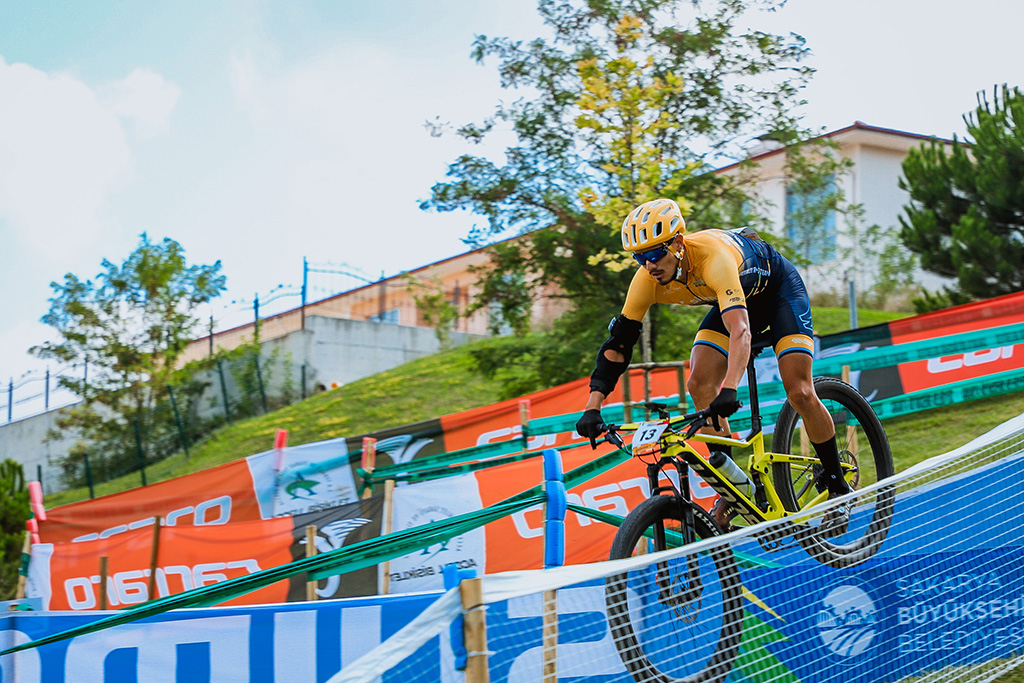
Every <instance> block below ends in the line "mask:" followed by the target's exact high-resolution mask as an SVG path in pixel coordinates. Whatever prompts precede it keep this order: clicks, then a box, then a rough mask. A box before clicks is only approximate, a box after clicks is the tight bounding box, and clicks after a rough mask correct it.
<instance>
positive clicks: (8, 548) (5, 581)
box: [0, 459, 31, 600]
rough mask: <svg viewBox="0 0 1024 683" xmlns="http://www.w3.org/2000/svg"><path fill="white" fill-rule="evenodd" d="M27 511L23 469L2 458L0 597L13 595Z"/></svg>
mask: <svg viewBox="0 0 1024 683" xmlns="http://www.w3.org/2000/svg"><path fill="white" fill-rule="evenodd" d="M30 515H31V508H30V507H29V500H28V489H27V488H25V472H24V469H23V468H22V466H21V465H20V464H19V463H16V462H14V461H13V460H10V459H7V460H4V461H3V463H0V600H11V599H13V598H14V597H15V592H16V591H17V589H18V569H19V568H20V567H21V550H22V547H23V545H24V541H25V521H26V520H27V519H28V518H29V516H30Z"/></svg>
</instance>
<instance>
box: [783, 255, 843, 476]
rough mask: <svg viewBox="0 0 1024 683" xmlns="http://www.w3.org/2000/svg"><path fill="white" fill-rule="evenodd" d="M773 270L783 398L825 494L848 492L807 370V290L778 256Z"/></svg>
mask: <svg viewBox="0 0 1024 683" xmlns="http://www.w3.org/2000/svg"><path fill="white" fill-rule="evenodd" d="M776 271H777V272H778V274H779V275H780V276H781V277H780V279H779V285H778V289H777V290H776V292H775V306H774V308H775V310H774V315H773V318H772V322H771V332H772V339H773V341H774V346H775V354H776V356H777V357H778V360H779V375H780V376H781V378H782V384H783V386H784V387H785V389H786V398H787V399H788V400H789V402H790V404H791V405H792V406H793V408H794V409H795V410H796V412H797V413H798V414H799V415H800V417H802V418H803V421H804V429H805V430H806V432H807V437H808V440H809V441H810V442H811V445H812V446H813V447H814V451H815V453H816V454H817V455H818V459H819V460H820V461H821V466H822V467H823V468H824V470H825V477H826V483H827V485H828V490H829V494H830V495H832V496H837V495H842V494H845V493H848V492H849V490H850V489H849V486H848V485H847V483H846V480H845V479H844V478H843V474H842V466H841V465H840V464H839V450H838V447H837V445H836V431H835V425H834V424H833V423H832V417H831V416H830V415H829V413H828V410H826V409H825V406H824V405H823V404H822V403H821V400H820V399H819V398H818V395H817V393H815V391H814V379H813V373H812V370H811V365H812V361H813V352H814V342H813V335H814V328H813V324H812V321H811V302H810V299H809V297H808V296H807V288H806V287H805V286H804V282H803V280H802V279H801V278H800V273H799V272H797V270H796V268H794V267H793V265H792V264H791V263H789V261H786V260H785V259H782V258H781V257H780V263H779V264H776ZM780 271H781V272H780Z"/></svg>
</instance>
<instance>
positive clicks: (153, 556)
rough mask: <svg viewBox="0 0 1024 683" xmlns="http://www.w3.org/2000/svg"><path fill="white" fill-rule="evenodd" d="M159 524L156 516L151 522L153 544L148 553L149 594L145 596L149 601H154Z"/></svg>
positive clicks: (158, 552) (158, 557)
mask: <svg viewBox="0 0 1024 683" xmlns="http://www.w3.org/2000/svg"><path fill="white" fill-rule="evenodd" d="M160 524H161V517H160V515H157V516H156V518H155V519H154V520H153V544H152V548H151V549H150V553H149V592H148V593H146V596H147V597H148V598H149V599H150V600H155V599H156V597H157V596H156V566H157V562H158V561H159V559H160Z"/></svg>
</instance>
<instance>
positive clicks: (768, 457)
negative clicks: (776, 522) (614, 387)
mask: <svg viewBox="0 0 1024 683" xmlns="http://www.w3.org/2000/svg"><path fill="white" fill-rule="evenodd" d="M681 421H682V418H671V419H668V420H665V419H662V420H654V421H652V422H631V423H627V424H623V425H619V426H618V427H617V430H616V431H620V432H636V431H637V430H639V429H640V428H641V427H642V426H643V425H645V424H660V423H667V424H668V426H669V427H672V426H673V423H675V424H679V423H680V422H681ZM658 441H659V445H660V446H661V455H660V457H661V458H666V459H672V458H678V459H680V460H682V461H683V462H685V463H686V464H687V465H688V466H689V467H690V468H691V469H693V470H694V471H695V472H696V473H697V474H698V475H700V477H701V479H703V480H704V481H706V482H707V483H708V485H709V486H711V488H712V489H714V490H715V492H716V493H718V495H720V496H721V497H722V498H724V499H725V500H727V501H728V502H729V503H730V505H731V506H732V508H733V510H734V511H735V512H737V513H738V514H739V515H740V516H741V517H742V518H743V519H744V520H746V521H747V523H749V524H757V523H758V522H763V521H766V520H771V519H780V518H782V517H788V516H791V515H793V514H795V513H794V512H793V511H790V510H787V509H786V508H785V506H784V505H783V503H782V500H781V499H780V498H779V494H778V491H776V489H775V485H774V481H773V478H772V475H771V472H770V471H769V470H770V469H771V465H772V464H773V463H789V464H791V465H795V466H797V467H798V468H800V469H801V470H806V471H808V472H813V466H814V465H815V464H817V463H818V462H819V461H818V458H817V457H816V456H813V455H794V454H790V453H772V452H770V451H766V450H765V447H764V432H762V431H761V430H760V429H758V430H757V431H756V432H755V433H753V434H751V436H750V438H749V439H747V440H743V439H733V438H727V437H721V436H714V435H711V434H700V433H696V434H693V435H691V436H687V435H685V434H679V433H676V432H671V431H668V430H666V431H665V433H664V434H662V436H661V437H660V439H659V440H658ZM689 441H701V442H704V443H707V444H711V445H720V446H733V447H734V448H753V453H751V455H750V457H749V460H748V463H747V467H746V468H745V469H746V471H747V472H749V473H750V474H751V475H752V476H754V480H755V482H756V481H760V485H761V487H762V491H763V494H764V496H765V499H766V501H767V509H766V510H762V509H761V507H759V506H758V505H757V503H756V502H755V501H754V500H753V499H752V498H750V497H748V496H747V495H745V494H744V493H742V492H740V490H739V489H737V488H736V486H735V485H734V484H733V483H732V482H731V481H729V480H728V479H727V478H726V476H725V474H724V473H723V472H722V471H721V470H719V469H718V468H716V467H714V466H713V465H712V464H711V463H709V462H708V461H707V460H706V459H705V458H704V457H703V456H702V455H700V453H698V452H697V450H696V449H695V448H694V447H693V446H691V445H690V444H689ZM842 465H843V470H844V474H845V475H846V476H847V478H849V476H850V475H851V474H852V473H853V471H854V466H853V465H851V464H849V463H842ZM680 485H681V486H682V485H684V484H683V482H680ZM827 498H828V492H827V491H823V492H820V493H817V495H815V496H813V497H812V498H810V499H808V500H807V501H805V502H804V503H803V506H802V507H801V510H806V509H808V508H811V507H813V506H815V505H818V504H819V503H823V502H825V500H826V499H827Z"/></svg>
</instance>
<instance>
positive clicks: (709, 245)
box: [576, 198, 850, 535]
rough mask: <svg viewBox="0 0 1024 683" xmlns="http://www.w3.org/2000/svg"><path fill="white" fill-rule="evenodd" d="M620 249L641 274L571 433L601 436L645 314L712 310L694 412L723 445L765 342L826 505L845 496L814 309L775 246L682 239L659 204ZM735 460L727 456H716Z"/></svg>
mask: <svg viewBox="0 0 1024 683" xmlns="http://www.w3.org/2000/svg"><path fill="white" fill-rule="evenodd" d="M622 248H623V249H625V250H626V251H628V252H631V253H632V254H633V258H634V259H636V261H637V262H638V263H639V264H640V268H639V269H638V270H637V272H636V275H634V276H633V281H632V283H631V284H630V286H629V291H628V293H627V294H626V302H625V304H624V305H623V307H622V313H621V314H620V315H619V316H618V317H616V318H614V319H613V320H612V322H611V324H610V325H609V332H610V333H611V334H610V336H609V337H608V339H607V340H605V342H604V344H602V345H601V348H600V350H599V351H598V354H597V362H596V365H595V368H594V372H593V373H592V374H591V376H590V397H589V399H588V400H587V404H586V407H585V409H584V412H583V416H582V417H581V418H580V420H579V422H577V423H576V431H577V432H578V433H579V434H580V435H581V436H585V437H589V438H590V439H591V442H592V443H594V439H596V438H597V437H599V436H601V433H602V431H603V430H602V429H601V426H602V425H603V420H602V418H601V405H602V404H603V403H604V400H605V398H606V397H607V396H608V395H609V394H610V393H611V392H612V390H613V389H614V388H615V384H616V382H618V379H619V376H620V375H622V373H623V372H625V370H626V368H627V367H628V365H629V361H630V359H631V357H632V354H633V346H634V345H635V344H636V342H637V340H638V339H639V338H640V331H641V328H642V325H641V321H642V320H643V319H644V316H645V315H646V314H647V311H648V309H649V308H650V306H651V304H654V303H668V304H680V305H689V306H699V305H707V304H710V305H711V310H710V311H709V312H708V314H707V315H706V316H705V317H704V320H703V322H701V324H700V328H699V330H698V331H697V336H696V338H695V339H694V343H693V350H692V352H691V355H690V370H691V373H690V378H689V380H688V381H687V384H686V388H687V391H688V392H689V394H690V396H691V397H693V401H694V403H695V404H696V407H697V408H698V409H703V408H710V409H711V412H712V414H713V425H714V426H713V427H709V428H706V429H705V430H704V431H705V432H706V433H710V434H717V435H719V436H728V435H729V434H730V433H731V432H730V430H729V423H728V420H727V419H726V418H728V417H729V416H730V415H732V414H733V413H735V412H736V411H737V410H738V409H739V407H740V404H739V402H738V401H737V399H736V388H737V387H738V386H739V384H740V380H741V379H742V378H743V375H744V373H745V371H746V367H747V362H748V360H749V357H750V345H751V341H752V340H760V339H768V340H770V341H771V342H772V346H773V348H774V350H775V354H776V356H777V357H778V363H779V374H780V375H781V377H782V383H783V385H784V386H785V389H786V397H787V398H788V399H789V402H790V403H791V404H792V406H793V408H795V409H796V411H797V413H799V414H800V416H801V417H802V418H803V420H804V429H805V430H806V431H807V435H808V437H809V439H810V441H811V444H812V445H813V446H814V450H815V453H816V454H817V456H818V459H819V460H820V461H821V465H822V468H823V469H824V475H825V477H824V478H825V485H826V486H827V487H828V491H829V498H830V499H832V498H835V497H838V496H841V495H843V494H846V493H848V492H849V491H850V488H849V485H848V484H847V483H846V480H845V479H844V478H843V475H842V469H841V466H840V462H839V452H838V449H837V446H836V436H835V434H836V433H835V425H834V424H833V423H832V418H831V417H830V416H829V414H828V411H827V410H826V409H825V406H824V405H822V403H821V401H820V400H819V399H818V396H817V394H816V393H815V391H814V383H813V381H812V377H811V361H812V358H813V353H814V341H813V334H814V332H813V329H812V326H811V306H810V301H809V299H808V296H807V289H806V287H805V286H804V283H803V280H802V279H801V278H800V274H799V273H798V272H797V270H796V268H795V267H794V266H793V264H792V263H790V262H789V261H788V260H786V258H785V257H783V256H782V255H781V254H779V252H777V251H776V250H775V249H774V248H772V246H771V245H769V244H768V243H767V242H764V241H762V240H760V239H759V238H757V237H756V235H753V233H752V231H751V233H750V235H748V236H744V235H742V234H737V233H736V232H734V231H726V230H702V231H700V232H696V233H689V234H688V233H687V232H686V222H685V221H684V220H683V216H682V214H681V213H680V210H679V206H678V204H676V202H674V201H672V200H671V199H664V198H662V199H655V200H653V201H650V202H646V203H645V204H641V205H640V206H638V207H636V208H635V209H633V210H632V211H631V212H630V213H629V215H628V216H626V219H625V220H624V221H623V223H622ZM714 448H715V450H722V451H723V453H724V455H726V456H729V457H731V456H732V452H731V451H732V448H731V447H730V446H717V445H716V446H714ZM713 514H714V517H715V521H716V522H717V523H718V525H719V526H721V527H722V528H723V529H726V528H728V527H729V521H730V519H731V518H732V516H733V514H734V513H733V512H732V511H731V510H730V509H729V507H728V504H727V503H726V502H725V501H724V500H723V499H719V500H718V501H717V502H716V504H715V507H714V509H713ZM848 520H849V508H848V506H846V505H837V506H834V507H833V508H831V509H830V510H829V511H828V512H827V513H826V515H825V519H824V520H823V522H822V523H823V525H827V528H828V529H829V531H830V532H831V533H832V534H835V535H838V534H841V533H843V532H844V531H845V528H846V525H847V522H848Z"/></svg>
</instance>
